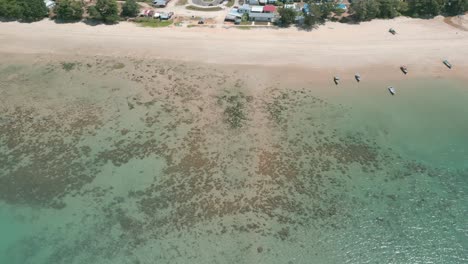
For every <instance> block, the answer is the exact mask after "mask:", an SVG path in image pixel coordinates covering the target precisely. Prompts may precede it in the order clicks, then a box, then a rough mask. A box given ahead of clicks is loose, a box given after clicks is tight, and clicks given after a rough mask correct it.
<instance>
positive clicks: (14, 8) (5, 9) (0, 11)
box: [0, 0, 23, 20]
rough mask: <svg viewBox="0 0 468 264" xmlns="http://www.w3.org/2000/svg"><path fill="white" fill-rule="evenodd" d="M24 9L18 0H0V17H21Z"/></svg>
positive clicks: (8, 18)
mask: <svg viewBox="0 0 468 264" xmlns="http://www.w3.org/2000/svg"><path fill="white" fill-rule="evenodd" d="M22 13H23V10H22V9H21V6H19V5H18V3H17V1H16V0H0V18H3V19H7V20H10V19H20V18H21V16H22Z"/></svg>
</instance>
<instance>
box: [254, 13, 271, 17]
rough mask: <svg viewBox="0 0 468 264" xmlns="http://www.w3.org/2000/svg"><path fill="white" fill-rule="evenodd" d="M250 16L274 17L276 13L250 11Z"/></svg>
mask: <svg viewBox="0 0 468 264" xmlns="http://www.w3.org/2000/svg"><path fill="white" fill-rule="evenodd" d="M249 17H250V18H252V17H254V18H257V17H262V18H263V17H265V18H273V17H275V14H273V13H250V14H249Z"/></svg>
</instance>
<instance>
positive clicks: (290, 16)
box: [278, 8, 296, 27]
mask: <svg viewBox="0 0 468 264" xmlns="http://www.w3.org/2000/svg"><path fill="white" fill-rule="evenodd" d="M278 13H279V15H280V16H281V18H280V23H281V26H284V27H288V26H289V25H291V24H293V23H294V21H295V20H296V11H294V9H292V8H281V9H280V10H278Z"/></svg>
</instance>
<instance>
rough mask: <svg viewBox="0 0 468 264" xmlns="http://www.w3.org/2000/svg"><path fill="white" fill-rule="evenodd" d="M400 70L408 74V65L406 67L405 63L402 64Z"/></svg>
mask: <svg viewBox="0 0 468 264" xmlns="http://www.w3.org/2000/svg"><path fill="white" fill-rule="evenodd" d="M400 70H401V71H402V72H403V73H404V74H407V73H408V67H406V66H405V65H402V66H400Z"/></svg>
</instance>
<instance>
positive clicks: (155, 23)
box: [135, 18, 172, 28]
mask: <svg viewBox="0 0 468 264" xmlns="http://www.w3.org/2000/svg"><path fill="white" fill-rule="evenodd" d="M135 23H138V24H139V25H141V26H143V27H153V28H158V27H167V26H170V25H172V21H171V20H162V21H161V20H159V19H153V18H137V19H136V20H135Z"/></svg>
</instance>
